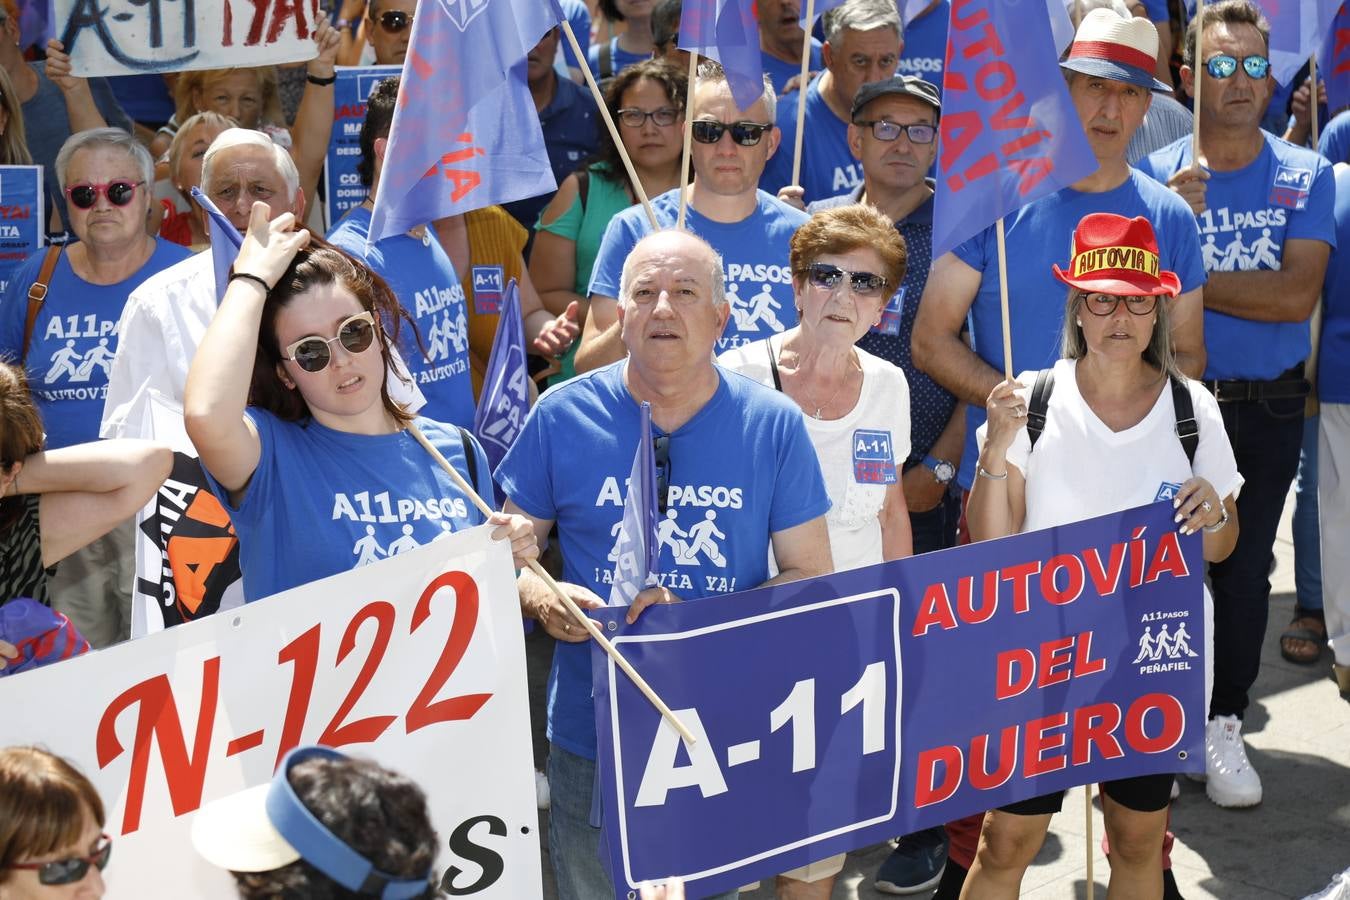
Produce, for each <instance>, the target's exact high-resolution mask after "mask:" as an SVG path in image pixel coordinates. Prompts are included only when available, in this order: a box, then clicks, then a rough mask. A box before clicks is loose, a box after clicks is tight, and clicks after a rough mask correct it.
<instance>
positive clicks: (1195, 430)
mask: <svg viewBox="0 0 1350 900" xmlns="http://www.w3.org/2000/svg"><path fill="white" fill-rule="evenodd" d="M1167 380H1168V381H1170V382H1171V383H1172V406H1173V407H1174V408H1175V410H1176V416H1177V439H1178V440H1180V441H1181V449H1182V450H1185V451H1186V461H1187V462H1189V463H1190V464H1191V467H1192V468H1194V467H1195V451H1196V448H1197V447H1199V446H1200V423H1199V422H1197V421H1196V419H1195V406H1194V405H1193V404H1192V403H1191V391H1190V389H1189V388H1188V387H1186V383H1185V382H1184V381H1182V380H1181V379H1180V378H1178V377H1176V376H1175V375H1171V376H1169V377H1168V379H1167Z"/></svg>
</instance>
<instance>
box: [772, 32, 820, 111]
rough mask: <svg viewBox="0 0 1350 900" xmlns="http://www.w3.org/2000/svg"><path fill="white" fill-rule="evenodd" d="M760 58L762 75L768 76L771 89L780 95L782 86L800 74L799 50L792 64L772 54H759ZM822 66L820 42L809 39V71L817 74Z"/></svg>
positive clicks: (781, 99)
mask: <svg viewBox="0 0 1350 900" xmlns="http://www.w3.org/2000/svg"><path fill="white" fill-rule="evenodd" d="M760 58H761V59H762V61H763V64H764V74H765V75H768V76H769V82H770V83H771V84H772V85H773V89H774V90H775V91H776V92H778V93H780V94H781V93H782V91H783V86H784V85H786V84H787V83H788V82H789V81H791V80H792V79H793V78H794V77H796V76H798V75H800V74H802V57H801V51H800V50H798V51H797V58H796V59H794V60H793V61H792V62H785V61H783V60H781V59H779V58H778V57H776V56H774V55H773V54H772V53H765V52H761V53H760ZM824 66H825V64H824V63H823V62H821V60H820V41H818V40H816V39H815V38H811V64H810V71H812V72H819V71H820V70H821V69H822V68H824ZM786 99H787V98H786V97H783V98H780V99H779V102H780V103H781V102H783V100H786Z"/></svg>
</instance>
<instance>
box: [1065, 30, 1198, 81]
mask: <svg viewBox="0 0 1350 900" xmlns="http://www.w3.org/2000/svg"><path fill="white" fill-rule="evenodd" d="M1157 65H1158V29H1156V28H1154V27H1153V23H1152V22H1150V21H1149V20H1148V19H1141V18H1138V17H1131V18H1128V19H1125V18H1122V17H1121V16H1120V15H1119V14H1118V13H1115V12H1113V11H1111V10H1109V9H1094V10H1093V11H1092V12H1090V13H1088V14H1087V15H1086V16H1084V17H1083V21H1082V22H1081V23H1079V25H1078V32H1077V33H1076V34H1075V35H1074V36H1073V44H1072V45H1071V46H1070V47H1069V55H1068V56H1067V57H1065V58H1064V61H1063V62H1061V63H1060V66H1061V67H1062V68H1065V69H1069V70H1071V71H1074V72H1082V73H1083V74H1084V75H1095V76H1097V77H1098V78H1107V79H1110V80H1111V81H1123V82H1125V83H1126V84H1133V85H1136V86H1138V87H1142V88H1147V89H1149V90H1151V91H1162V92H1166V93H1171V91H1172V89H1171V88H1169V87H1168V86H1167V85H1165V84H1163V83H1162V82H1161V81H1159V80H1158V79H1156V78H1154V77H1153V72H1154V71H1155V69H1156V68H1157Z"/></svg>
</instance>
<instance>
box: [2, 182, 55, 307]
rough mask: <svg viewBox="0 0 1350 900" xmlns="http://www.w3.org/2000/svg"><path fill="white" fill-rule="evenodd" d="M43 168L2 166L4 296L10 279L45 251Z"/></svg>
mask: <svg viewBox="0 0 1350 900" xmlns="http://www.w3.org/2000/svg"><path fill="white" fill-rule="evenodd" d="M42 197H43V194H42V166H0V293H3V292H4V290H5V289H6V288H7V287H9V278H10V275H12V274H13V273H14V271H15V270H16V269H18V268H19V266H21V265H23V261H24V260H26V259H27V258H28V257H29V256H31V255H32V254H34V253H36V252H37V251H38V250H40V249H41V248H42V236H43V234H44V233H45V232H46V226H45V225H44V223H43V221H42V216H43V210H44V209H45V207H44V206H43V201H42Z"/></svg>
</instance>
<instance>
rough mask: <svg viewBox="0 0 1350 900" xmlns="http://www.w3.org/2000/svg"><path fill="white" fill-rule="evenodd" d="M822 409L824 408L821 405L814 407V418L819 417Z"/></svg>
mask: <svg viewBox="0 0 1350 900" xmlns="http://www.w3.org/2000/svg"><path fill="white" fill-rule="evenodd" d="M823 409H824V407H823V406H817V407H816V415H815V418H816V419H819V418H820V413H821V411H822V410H823Z"/></svg>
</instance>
